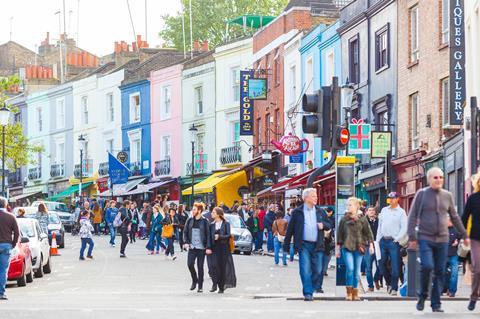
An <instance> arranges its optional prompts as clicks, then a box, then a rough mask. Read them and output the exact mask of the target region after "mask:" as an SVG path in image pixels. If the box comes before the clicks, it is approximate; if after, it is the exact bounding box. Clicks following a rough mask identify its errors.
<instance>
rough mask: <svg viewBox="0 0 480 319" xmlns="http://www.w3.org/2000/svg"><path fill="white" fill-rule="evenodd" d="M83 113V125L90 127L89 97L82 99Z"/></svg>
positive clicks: (85, 96)
mask: <svg viewBox="0 0 480 319" xmlns="http://www.w3.org/2000/svg"><path fill="white" fill-rule="evenodd" d="M80 105H81V112H82V123H83V125H88V96H87V95H84V96H82V97H81V98H80Z"/></svg>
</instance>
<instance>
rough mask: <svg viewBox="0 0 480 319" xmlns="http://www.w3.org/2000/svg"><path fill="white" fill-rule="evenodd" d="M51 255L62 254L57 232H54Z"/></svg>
mask: <svg viewBox="0 0 480 319" xmlns="http://www.w3.org/2000/svg"><path fill="white" fill-rule="evenodd" d="M50 255H51V256H60V254H59V253H58V246H57V235H56V234H55V232H52V246H51V247H50Z"/></svg>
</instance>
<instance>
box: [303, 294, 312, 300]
mask: <svg viewBox="0 0 480 319" xmlns="http://www.w3.org/2000/svg"><path fill="white" fill-rule="evenodd" d="M303 301H313V296H312V295H306V296H305V297H304V298H303Z"/></svg>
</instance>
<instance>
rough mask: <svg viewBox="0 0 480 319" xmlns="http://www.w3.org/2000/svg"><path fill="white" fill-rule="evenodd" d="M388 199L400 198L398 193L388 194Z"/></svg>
mask: <svg viewBox="0 0 480 319" xmlns="http://www.w3.org/2000/svg"><path fill="white" fill-rule="evenodd" d="M387 197H388V198H398V194H397V192H391V193H389V194H388V196H387Z"/></svg>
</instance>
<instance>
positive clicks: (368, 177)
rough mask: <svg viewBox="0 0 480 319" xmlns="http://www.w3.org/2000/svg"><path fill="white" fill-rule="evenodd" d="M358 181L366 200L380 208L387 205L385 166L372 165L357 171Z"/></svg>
mask: <svg viewBox="0 0 480 319" xmlns="http://www.w3.org/2000/svg"><path fill="white" fill-rule="evenodd" d="M358 181H359V182H360V187H361V189H362V190H363V193H364V194H365V197H366V198H362V199H364V200H366V201H367V202H368V205H374V206H376V207H378V208H379V209H382V208H383V207H384V206H386V205H387V193H388V185H387V182H386V175H385V166H384V165H381V166H378V167H372V168H369V169H367V170H363V171H360V172H358Z"/></svg>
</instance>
